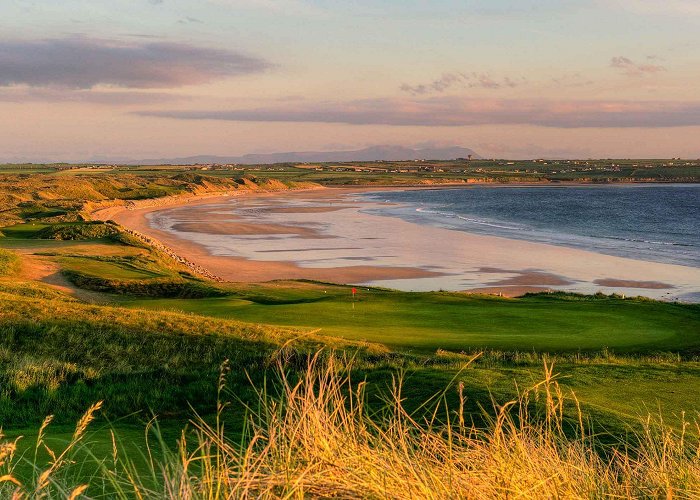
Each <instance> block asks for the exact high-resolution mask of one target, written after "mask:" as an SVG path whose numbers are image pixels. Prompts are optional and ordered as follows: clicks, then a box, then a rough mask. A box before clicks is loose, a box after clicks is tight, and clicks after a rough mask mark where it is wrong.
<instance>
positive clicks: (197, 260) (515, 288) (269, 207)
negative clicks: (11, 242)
mask: <svg viewBox="0 0 700 500" xmlns="http://www.w3.org/2000/svg"><path fill="white" fill-rule="evenodd" d="M441 187H447V186H437V185H430V186H414V187H411V188H407V187H405V186H392V187H391V189H392V190H394V189H395V190H406V189H440V188H441ZM453 187H454V188H458V187H463V188H464V187H467V186H466V185H463V186H453ZM387 189H388V188H387V187H385V186H382V187H379V186H372V187H351V188H346V187H342V188H336V187H323V188H320V189H318V188H317V189H299V190H287V191H274V192H261V191H249V192H239V193H235V194H233V195H232V194H220V195H211V196H192V197H188V199H185V200H182V199H179V200H178V199H171V200H168V201H167V202H166V203H162V202H159V203H158V204H156V205H155V206H153V205H151V206H137V207H126V206H119V207H110V208H108V209H102V210H97V211H94V212H93V213H92V215H93V217H95V218H97V219H102V220H104V219H105V218H112V219H114V220H115V221H116V222H118V223H119V224H121V225H122V226H124V227H126V228H128V229H131V230H134V231H137V232H138V233H141V234H143V235H145V236H147V237H149V238H153V239H155V240H156V241H157V242H159V243H161V244H163V245H164V246H165V247H167V248H169V249H171V250H172V252H173V254H174V255H175V256H178V257H180V256H181V257H184V259H185V260H187V261H189V262H192V263H194V264H195V265H196V266H199V267H201V268H202V269H204V270H207V271H208V272H210V273H211V274H212V275H214V276H216V277H220V278H221V279H222V280H225V281H231V282H263V281H271V280H276V279H313V280H319V281H328V282H334V283H344V284H348V283H352V284H365V285H373V286H382V287H388V288H399V289H416V290H427V289H434V290H438V289H441V288H443V286H442V285H441V284H445V283H448V284H449V289H453V290H455V291H457V290H459V291H465V292H467V293H489V294H496V295H503V296H518V295H522V294H524V293H527V292H538V291H541V292H545V291H548V290H552V291H574V292H580V293H596V292H597V291H602V292H603V293H623V294H626V295H629V296H633V295H645V296H650V297H652V298H661V299H665V300H673V299H674V297H678V296H682V295H684V294H688V293H690V294H695V293H697V292H698V291H699V290H700V270H698V269H696V268H692V267H687V266H678V265H674V264H662V263H656V262H648V261H641V260H634V259H628V258H624V257H615V256H610V255H605V254H598V253H595V252H590V251H586V250H578V249H574V248H570V247H563V246H557V245H550V244H543V243H534V242H528V241H522V240H514V239H508V238H503V237H498V236H488V235H477V234H471V233H466V232H462V231H454V230H449V229H443V228H435V227H430V226H418V225H417V224H415V223H411V222H406V221H403V220H401V219H397V218H394V217H390V216H381V215H370V214H366V213H362V212H361V211H360V210H361V209H362V208H365V207H358V206H356V205H357V204H358V202H356V201H354V200H352V199H351V195H352V194H356V193H365V192H371V191H386V190H387ZM234 198H235V199H237V200H241V201H242V202H243V203H242V204H240V205H245V206H248V205H250V206H254V207H260V206H262V207H264V208H265V214H264V215H265V217H267V218H270V217H278V218H279V217H282V216H284V217H285V218H284V219H279V220H278V219H275V220H273V221H272V222H270V221H269V220H258V216H256V217H255V218H254V219H253V220H252V221H248V220H247V219H246V220H238V219H237V218H236V216H235V215H231V214H230V213H229V212H226V218H224V215H220V216H219V219H220V222H219V221H218V220H217V214H216V213H215V212H214V213H212V210H211V207H210V211H209V212H206V211H202V213H200V210H201V209H200V210H197V209H196V207H200V206H203V205H216V204H221V203H226V202H227V201H230V200H232V199H234ZM268 198H269V199H270V203H268V204H264V203H263V204H262V205H261V200H266V199H268ZM326 202H328V203H331V204H336V205H338V206H340V205H342V206H340V208H339V209H338V208H334V209H333V210H330V209H328V208H325V209H320V210H319V209H309V208H305V209H301V210H300V209H299V208H298V205H299V204H304V203H307V204H308V203H313V204H315V205H317V204H318V203H326ZM285 204H287V205H289V204H291V205H294V206H297V208H295V209H290V208H285V207H287V205H285ZM240 205H239V204H236V207H240ZM183 207H193V210H185V211H183V210H181V209H182V208H183ZM280 207H281V208H280ZM340 209H342V210H344V212H343V214H344V215H350V217H338V216H337V215H336V214H334V212H336V210H340ZM158 212H163V214H161V215H160V216H159V215H158ZM185 212H186V215H183V214H184V213H185ZM205 212H206V213H205ZM173 213H177V214H178V215H179V216H180V217H183V218H184V219H183V220H181V221H179V222H178V224H184V225H183V226H180V228H179V229H181V230H182V229H184V231H182V232H178V229H177V228H168V230H163V228H162V227H161V228H157V227H153V226H154V225H155V224H154V223H153V221H152V220H151V218H152V217H156V218H160V217H161V216H163V215H164V214H165V215H168V214H173ZM290 216H295V217H297V218H299V217H301V218H303V219H304V220H305V221H307V224H308V225H309V226H310V227H311V229H309V228H305V226H304V223H299V222H296V221H295V222H294V223H293V224H291V225H281V226H280V224H286V223H285V222H280V220H282V221H288V218H289V217H290ZM203 217H205V218H203ZM190 219H191V220H190ZM350 220H351V221H354V223H355V224H359V223H362V224H366V225H367V224H369V225H371V226H372V227H373V228H374V230H375V231H379V232H380V234H381V233H387V234H392V235H394V237H397V238H400V237H402V236H401V235H402V234H403V233H406V234H411V235H413V236H412V238H413V239H411V238H409V239H405V241H404V243H405V244H410V245H413V244H414V243H415V242H418V243H415V244H418V245H420V244H426V242H427V243H430V242H431V241H445V239H446V237H447V236H449V239H450V240H451V244H452V245H453V246H454V248H453V249H452V253H449V252H447V253H445V255H446V256H447V258H446V259H445V261H449V258H453V257H454V256H455V255H457V254H459V253H464V254H469V255H465V256H460V258H462V260H463V261H464V266H462V267H461V268H460V269H458V270H456V269H447V268H442V269H441V268H439V266H431V265H421V263H419V262H414V261H412V260H410V259H408V260H407V259H403V260H401V259H400V258H398V259H394V260H393V261H392V260H391V259H389V260H387V261H386V262H379V265H372V264H373V263H375V262H376V259H370V258H365V257H354V259H355V260H357V261H365V263H363V264H361V265H338V263H337V260H338V259H335V260H336V265H333V266H328V267H323V266H322V265H321V264H319V263H318V262H314V263H313V264H312V265H311V266H309V265H306V266H303V265H300V263H301V262H304V263H307V264H308V262H310V261H306V260H302V261H299V260H298V259H299V258H301V257H303V258H304V259H306V256H307V255H309V254H313V253H314V252H311V251H307V250H319V251H326V252H327V250H328V249H327V248H306V246H308V245H307V244H306V243H302V244H300V243H299V241H305V240H307V239H309V238H310V239H312V240H314V241H316V242H321V243H323V244H324V245H326V246H327V245H328V243H327V241H328V240H327V238H339V234H334V235H328V234H326V235H319V234H317V233H318V232H317V231H316V230H315V229H314V227H315V226H314V224H319V225H325V226H328V225H331V226H338V227H337V228H335V229H337V230H340V234H342V233H343V231H344V230H349V231H350V232H352V228H350V227H349V226H348V224H349V223H350V222H348V221H350ZM275 221H277V222H275ZM310 221H316V222H310ZM197 224H206V225H208V226H209V228H210V229H212V228H216V230H215V231H213V233H215V234H212V233H210V232H207V231H204V232H198V231H197ZM325 226H324V227H325ZM341 226H342V227H341ZM290 228H293V229H290ZM294 233H296V234H294ZM283 235H286V236H287V238H282V236H283ZM251 236H254V237H255V239H257V240H259V241H257V242H255V243H254V245H251V244H250V240H248V238H250V237H251ZM217 237H218V238H219V239H218V240H216V241H217V242H221V241H224V240H225V238H226V237H228V238H231V237H236V238H239V240H237V241H238V242H239V243H240V244H241V248H242V249H244V247H246V245H247V247H249V248H254V249H255V250H256V251H257V252H259V253H256V255H257V256H258V257H260V256H263V257H264V259H263V260H257V259H251V258H249V257H250V256H249V255H246V256H241V255H245V252H243V251H242V252H238V253H237V255H225V252H224V251H216V252H212V250H211V249H212V245H219V243H216V244H215V243H212V241H214V239H215V238H217ZM319 238H323V239H319ZM436 238H437V240H436ZM280 239H282V240H284V241H289V240H290V239H291V240H293V241H297V245H296V246H302V247H303V248H298V249H296V250H295V253H294V257H293V258H284V256H285V255H287V256H289V255H290V254H289V252H290V251H291V250H290V249H286V250H285V249H284V248H282V249H275V248H272V247H271V248H268V249H261V248H267V247H266V246H265V245H267V246H269V245H274V244H279V243H277V240H280ZM365 239H367V238H365ZM423 240H424V241H423ZM421 241H422V243H421ZM229 243H230V240H229ZM311 246H312V247H313V246H318V245H316V244H315V243H314V245H311ZM217 248H218V247H217ZM425 248H426V249H429V248H430V246H429V245H428V246H427V247H425ZM465 249H470V251H469V250H465ZM426 251H427V252H428V253H430V250H426ZM263 252H265V253H264V254H263ZM316 253H318V252H316ZM389 253H391V252H389ZM415 253H421V252H420V251H416V252H415ZM275 255H278V256H280V257H278V258H277V259H278V260H276V258H275V257H274V256H275ZM348 259H350V258H349V257H346V259H345V261H346V262H345V263H347V260H348ZM317 260H318V261H323V260H329V261H333V259H317ZM341 260H342V259H341ZM397 263H400V264H401V265H396V264H397ZM392 264H393V265H392ZM459 272H461V273H462V274H464V275H465V276H470V277H473V278H474V280H476V281H474V283H473V284H470V285H469V286H461V285H460V284H459V283H458V281H457V277H456V275H457V273H459ZM431 284H434V287H433V288H430V287H431V286H432V285H431ZM416 287H417V288H416ZM426 287H427V288H426Z"/></svg>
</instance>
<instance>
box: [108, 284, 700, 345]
mask: <svg viewBox="0 0 700 500" xmlns="http://www.w3.org/2000/svg"><path fill="white" fill-rule="evenodd" d="M322 288H323V287H320V286H319V287H311V286H309V287H307V288H305V289H301V290H300V289H297V288H294V287H293V286H292V287H289V288H287V289H285V288H284V287H283V286H282V287H281V288H276V289H274V290H272V289H271V292H270V293H274V296H266V295H265V292H264V290H263V291H260V290H258V291H256V293H255V294H254V295H252V296H250V297H248V296H246V295H247V294H246V293H239V294H237V296H235V297H222V298H209V299H197V300H187V299H140V300H139V299H124V300H121V301H120V302H121V303H122V304H124V305H127V306H129V307H138V308H146V309H160V310H176V311H183V312H190V313H195V314H201V315H206V316H215V317H223V318H234V319H237V320H242V321H247V322H254V323H265V324H274V325H282V326H294V327H301V328H306V329H309V330H315V329H319V328H320V329H321V333H322V334H324V333H325V334H328V335H333V336H340V337H344V338H347V339H352V340H367V341H370V342H379V343H382V344H385V345H387V346H389V347H391V348H395V349H402V350H412V351H416V352H435V350H436V349H439V348H441V349H448V350H456V351H462V350H470V349H488V348H490V349H497V350H505V351H516V350H517V351H532V350H535V351H540V352H542V351H546V352H571V351H578V350H581V351H594V350H600V349H603V348H609V349H612V350H614V351H615V352H619V353H648V352H654V351H685V352H692V353H695V352H700V307H699V306H697V305H681V304H665V303H658V302H652V301H639V300H621V299H613V298H602V299H591V298H588V299H581V298H571V297H556V296H531V297H524V298H520V299H501V298H490V297H478V296H467V295H462V294H455V293H403V292H390V291H384V290H374V289H371V290H367V289H362V290H361V291H360V293H359V294H358V295H359V296H358V298H357V299H356V300H355V301H354V302H353V300H352V298H351V296H350V291H349V289H345V288H342V287H332V286H329V287H327V288H326V289H325V290H324V289H322ZM285 291H286V292H287V294H288V301H287V302H285V298H284V297H285Z"/></svg>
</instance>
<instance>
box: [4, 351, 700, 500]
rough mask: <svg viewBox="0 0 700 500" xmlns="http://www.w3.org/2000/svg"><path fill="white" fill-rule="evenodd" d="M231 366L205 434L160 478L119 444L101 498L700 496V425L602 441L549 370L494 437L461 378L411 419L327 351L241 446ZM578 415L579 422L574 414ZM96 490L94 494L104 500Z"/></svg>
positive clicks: (254, 421) (156, 466) (285, 381)
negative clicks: (371, 397)
mask: <svg viewBox="0 0 700 500" xmlns="http://www.w3.org/2000/svg"><path fill="white" fill-rule="evenodd" d="M226 369H227V368H226ZM226 369H224V370H222V376H221V378H220V380H219V399H218V400H219V403H218V408H217V410H218V411H217V416H216V418H215V419H213V421H207V419H204V418H194V419H193V420H192V425H193V427H194V432H190V433H185V432H183V434H182V437H181V439H180V442H179V447H178V449H177V450H174V451H172V452H166V453H165V454H164V455H162V456H160V457H159V458H155V455H154V454H152V453H151V451H150V448H149V450H148V451H147V456H148V457H149V460H148V462H149V467H150V470H149V473H148V474H144V473H143V472H139V471H138V470H137V469H136V468H135V467H133V466H132V465H129V463H122V462H120V461H119V460H118V459H117V450H116V445H115V451H114V460H113V464H112V463H110V464H109V465H108V462H102V463H101V474H100V481H102V486H99V491H107V490H106V489H105V484H106V485H108V486H109V488H108V489H109V491H110V492H111V493H110V496H116V497H120V498H185V499H200V498H201V499H204V498H206V499H218V498H304V497H324V498H326V497H330V498H391V499H404V498H405V499H409V498H410V499H414V498H662V497H663V498H697V497H698V496H699V495H700V448H698V443H697V441H696V440H695V439H691V438H689V434H688V433H686V427H687V425H688V424H685V425H684V426H683V427H682V429H683V430H682V431H674V430H673V429H672V428H671V427H669V426H666V425H665V424H664V422H663V421H661V420H659V419H653V418H649V419H647V420H645V421H644V422H642V425H641V431H637V432H635V433H632V434H631V435H630V436H626V437H625V440H624V441H621V442H620V443H619V444H618V445H615V446H607V447H606V446H602V445H601V444H599V443H598V442H597V440H596V437H595V436H594V435H591V434H590V433H589V432H588V430H587V427H588V426H587V424H586V421H585V419H584V417H583V414H582V412H581V410H580V408H579V407H578V403H577V401H576V399H575V397H573V396H567V395H565V394H564V393H563V391H562V389H561V387H560V386H559V384H558V383H557V377H556V374H555V373H554V369H553V366H552V365H551V364H548V363H547V362H545V363H544V377H543V381H542V382H541V383H539V384H537V385H536V386H534V387H531V388H528V389H527V390H524V391H522V392H521V393H520V396H519V397H518V398H517V399H516V400H513V401H510V402H507V403H506V404H503V405H500V406H496V407H495V412H494V413H493V417H492V419H491V421H490V425H488V426H486V427H485V428H476V427H474V426H472V425H469V424H468V423H467V422H468V419H467V417H466V416H465V415H464V413H463V408H464V402H465V399H466V398H467V397H468V395H466V394H464V391H463V386H462V385H461V384H459V382H458V381H456V383H455V384H454V387H451V388H448V390H456V391H457V396H458V399H457V401H458V404H457V405H456V407H454V408H450V406H449V405H448V404H447V399H448V398H447V397H446V396H447V392H444V393H442V394H438V395H436V396H435V397H434V398H433V399H432V400H430V401H428V402H426V403H425V404H424V405H423V406H421V407H420V411H413V412H409V411H408V410H407V409H406V407H405V405H404V401H405V397H404V395H403V393H402V382H401V378H396V379H395V380H394V383H393V386H392V387H391V390H389V391H388V394H387V396H386V404H385V405H383V407H382V408H381V409H379V410H376V409H375V410H374V411H372V410H370V408H369V406H368V405H367V404H366V400H367V395H366V384H365V383H364V382H362V381H360V382H354V381H353V380H352V377H351V370H350V367H349V366H348V363H347V362H345V361H343V360H341V359H339V358H337V357H334V356H325V355H322V354H320V353H319V354H316V355H315V356H313V357H311V358H310V359H309V362H308V365H307V366H306V369H305V371H304V372H303V373H302V374H300V375H295V376H291V375H288V374H287V372H286V371H285V369H284V363H283V362H280V370H279V373H280V382H281V383H280V385H279V386H278V387H281V390H280V392H275V393H273V394H271V393H268V392H267V391H266V390H265V388H261V389H260V391H259V401H258V405H257V407H255V408H249V418H248V427H247V433H246V435H245V437H244V438H243V439H242V440H241V442H233V441H232V440H231V439H229V436H228V434H227V432H226V429H225V426H224V423H223V421H224V419H223V418H222V416H223V415H224V413H225V412H226V411H227V410H226V408H227V404H226V403H223V402H222V401H223V400H224V399H225V397H224V396H225V394H226V391H225V373H226ZM568 407H572V408H573V410H574V411H573V414H574V415H577V416H578V418H577V419H576V418H575V419H573V421H572V420H571V419H567V418H566V417H565V413H567V412H565V410H568V409H570V408H568ZM93 410H94V409H91V412H92V411H93ZM91 412H89V413H88V414H89V415H91V414H92V413H91ZM568 413H569V414H571V412H568ZM419 415H420V416H419ZM89 418H91V417H88V418H87V419H83V420H82V421H81V423H79V425H78V428H79V429H81V428H83V427H84V424H85V423H86V422H87V420H89ZM699 431H700V430H699ZM76 435H78V434H77V433H76ZM156 435H157V433H156ZM9 446H11V443H10V444H9ZM3 450H5V448H3ZM2 453H3V454H4V455H3V456H5V457H6V456H8V454H7V452H5V451H3V452H2ZM53 463H54V464H58V465H55V466H51V467H50V468H49V469H47V471H46V472H43V473H41V474H40V475H39V476H38V479H37V480H36V481H35V483H34V484H33V485H30V486H29V487H26V486H25V485H21V484H15V483H13V487H15V489H16V491H18V492H20V493H19V494H20V495H21V494H25V493H26V494H27V495H28V496H31V495H32V494H33V492H35V491H37V489H39V490H41V488H42V485H46V484H47V481H48V480H49V478H50V477H51V474H53V473H55V471H56V470H57V467H59V466H61V465H62V464H63V463H62V459H61V457H60V456H58V457H56V458H55V459H54V460H53ZM2 479H3V480H5V481H12V478H11V477H10V478H8V477H3V478H2ZM49 484H50V483H49ZM44 487H45V486H44ZM78 487H79V488H82V487H83V485H79V486H78ZM32 488H33V489H32ZM91 488H92V485H90V486H88V487H87V490H85V491H80V493H85V494H88V495H90V494H91ZM61 491H62V492H64V493H66V494H71V493H73V492H75V491H76V490H74V489H70V488H63V489H62V490H61Z"/></svg>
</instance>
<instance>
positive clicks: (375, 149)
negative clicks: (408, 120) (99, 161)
mask: <svg viewBox="0 0 700 500" xmlns="http://www.w3.org/2000/svg"><path fill="white" fill-rule="evenodd" d="M469 155H472V158H474V159H478V158H481V157H480V156H479V155H478V154H476V153H475V152H474V151H472V150H471V149H468V148H462V147H458V146H453V147H447V148H423V149H412V148H406V147H403V146H372V147H369V148H365V149H359V150H355V151H306V152H289V153H265V154H247V155H243V156H214V155H198V156H187V157H184V158H159V159H150V160H140V161H130V162H128V163H130V164H135V165H136V164H137V165H162V164H172V165H189V164H198V163H242V164H250V165H257V164H266V163H307V162H308V163H314V162H333V161H337V162H346V161H410V160H454V159H457V158H467V157H468V156H469Z"/></svg>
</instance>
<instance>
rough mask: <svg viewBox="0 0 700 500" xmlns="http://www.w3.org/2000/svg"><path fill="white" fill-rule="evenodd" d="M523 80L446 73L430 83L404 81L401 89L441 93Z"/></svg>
mask: <svg viewBox="0 0 700 500" xmlns="http://www.w3.org/2000/svg"><path fill="white" fill-rule="evenodd" d="M523 80H524V79H520V80H519V81H516V80H513V79H511V78H509V77H503V78H495V77H492V76H491V75H489V74H488V73H469V74H467V73H445V74H444V75H442V76H441V77H440V78H438V79H436V80H433V81H432V82H430V83H423V84H418V85H409V84H407V83H404V84H403V85H401V87H400V89H401V90H402V91H403V92H408V93H409V94H411V95H427V94H439V93H443V92H446V91H448V90H452V89H455V88H458V89H474V88H483V89H491V90H496V89H500V88H513V87H517V86H518V85H519V84H520V83H521V81H523Z"/></svg>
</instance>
